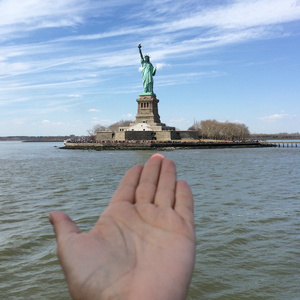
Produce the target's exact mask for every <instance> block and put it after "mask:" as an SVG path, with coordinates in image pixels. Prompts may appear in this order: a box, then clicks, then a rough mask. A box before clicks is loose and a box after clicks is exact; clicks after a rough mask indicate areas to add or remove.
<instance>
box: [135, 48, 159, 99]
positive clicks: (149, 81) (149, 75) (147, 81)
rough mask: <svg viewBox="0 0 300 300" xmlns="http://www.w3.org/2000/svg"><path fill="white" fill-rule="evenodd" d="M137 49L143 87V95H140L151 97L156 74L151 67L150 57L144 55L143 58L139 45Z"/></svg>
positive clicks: (154, 69)
mask: <svg viewBox="0 0 300 300" xmlns="http://www.w3.org/2000/svg"><path fill="white" fill-rule="evenodd" d="M138 48H139V52H140V55H141V64H142V76H143V86H144V93H143V94H142V95H153V94H154V93H153V76H154V75H155V73H156V68H155V67H153V65H152V64H151V62H150V57H149V56H148V55H145V57H143V54H142V50H141V48H142V45H141V44H139V46H138Z"/></svg>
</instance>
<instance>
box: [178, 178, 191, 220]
mask: <svg viewBox="0 0 300 300" xmlns="http://www.w3.org/2000/svg"><path fill="white" fill-rule="evenodd" d="M174 210H175V211H176V212H177V213H178V215H180V216H181V217H182V218H183V219H184V220H185V221H187V222H189V223H192V224H193V223H194V200H193V194H192V191H191V188H190V186H189V185H188V184H187V183H186V182H185V181H184V180H179V181H177V184H176V192H175V204H174Z"/></svg>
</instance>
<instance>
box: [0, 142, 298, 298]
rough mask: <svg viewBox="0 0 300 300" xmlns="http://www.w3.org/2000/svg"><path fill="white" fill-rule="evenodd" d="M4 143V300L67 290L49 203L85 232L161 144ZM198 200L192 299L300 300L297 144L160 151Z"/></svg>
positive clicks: (0, 226) (0, 287)
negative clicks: (86, 147)
mask: <svg viewBox="0 0 300 300" xmlns="http://www.w3.org/2000/svg"><path fill="white" fill-rule="evenodd" d="M61 146H63V144H62V143H21V142H1V143H0V166H1V167H0V230H1V234H0V299H13V300H18V299H53V300H54V299H55V300H57V299H61V300H65V299H70V296H69V294H68V290H67V286H66V283H65V281H64V277H63V274H62V271H61V268H60V266H59V263H58V260H57V257H56V243H55V237H54V234H53V231H52V227H51V225H50V224H49V222H48V215H49V212H50V211H52V210H61V211H64V212H66V213H67V214H69V215H70V216H71V217H72V218H73V219H74V220H75V221H76V222H77V224H78V225H79V226H80V228H81V229H82V230H83V231H88V230H89V229H90V228H91V227H92V226H93V225H94V223H95V222H96V220H97V219H98V217H99V215H100V214H101V212H102V211H103V210H104V208H105V207H106V205H107V204H108V202H109V199H110V197H111V196H112V194H113V192H114V190H115V189H116V188H117V185H118V183H119V181H120V179H121V178H122V176H123V175H124V173H125V172H126V171H127V169H129V168H130V167H132V166H133V165H136V164H141V163H145V162H146V160H147V159H148V158H149V157H150V156H151V155H152V154H153V153H155V151H154V150H153V151H81V150H62V149H59V147H61ZM162 154H163V155H164V156H165V157H167V158H170V159H173V160H174V161H175V162H176V165H177V170H178V178H179V179H185V180H186V181H187V182H188V183H189V184H190V186H191V188H192V191H193V194H194V199H195V228H196V236H197V250H196V265H195V270H194V274H193V279H192V283H191V286H190V290H189V294H188V299H220V300H226V299H251V300H256V299H264V300H265V299H289V300H293V299H300V276H299V274H300V250H299V249H300V230H299V229H300V148H299V147H298V148H295V147H294V148H291V147H290V148H249V149H247V148H246V149H194V150H172V151H163V152H162Z"/></svg>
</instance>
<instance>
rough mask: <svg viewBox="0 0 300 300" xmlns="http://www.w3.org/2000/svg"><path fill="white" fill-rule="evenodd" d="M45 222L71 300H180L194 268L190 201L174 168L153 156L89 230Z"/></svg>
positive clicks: (57, 219) (61, 218)
mask: <svg viewBox="0 0 300 300" xmlns="http://www.w3.org/2000/svg"><path fill="white" fill-rule="evenodd" d="M50 221H51V223H52V224H53V226H54V231H55V233H56V238H57V245H58V249H57V253H58V257H59V260H60V263H61V265H62V268H63V271H64V274H65V276H66V279H67V283H68V286H69V290H70V294H71V295H72V297H73V299H86V300H88V299H146V300H147V299H151V300H152V299H164V300H166V299H172V300H175V299H185V296H186V293H187V290H188V286H189V282H190V279H191V274H192V271H193V266H194V254H195V237H194V227H193V197H192V194H191V191H190V188H189V186H188V185H187V183H186V182H185V181H177V180H176V168H175V164H174V163H173V162H172V161H171V160H168V159H165V158H164V157H163V156H162V155H159V154H156V155H153V156H152V157H151V158H150V159H149V161H148V162H147V163H146V164H145V166H141V165H139V166H136V167H133V168H132V169H130V170H129V171H128V172H127V173H126V174H125V176H124V178H123V179H122V181H121V183H120V185H119V187H118V189H117V191H116V192H115V194H114V195H113V197H112V199H111V201H110V204H109V205H108V207H107V208H106V210H105V211H104V212H103V213H102V215H101V216H100V218H99V219H98V221H97V223H96V224H95V226H94V227H93V228H92V229H91V230H90V231H89V232H88V233H82V232H81V231H80V230H79V229H78V227H77V226H76V225H75V224H74V223H73V221H71V219H70V218H69V217H68V216H67V215H65V214H64V213H62V212H52V213H51V214H50Z"/></svg>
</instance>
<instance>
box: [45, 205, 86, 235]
mask: <svg viewBox="0 0 300 300" xmlns="http://www.w3.org/2000/svg"><path fill="white" fill-rule="evenodd" d="M49 221H50V223H51V224H52V226H53V229H54V233H55V236H56V241H58V240H60V239H64V238H66V237H67V236H68V235H70V234H72V233H80V232H81V231H80V229H79V228H78V227H77V225H76V224H75V223H74V222H73V221H72V220H71V219H70V217H69V216H68V215H66V214H65V213H63V212H60V211H53V212H51V213H50V215H49Z"/></svg>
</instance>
